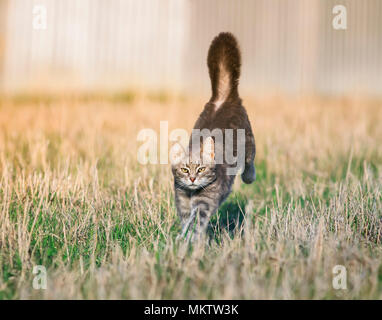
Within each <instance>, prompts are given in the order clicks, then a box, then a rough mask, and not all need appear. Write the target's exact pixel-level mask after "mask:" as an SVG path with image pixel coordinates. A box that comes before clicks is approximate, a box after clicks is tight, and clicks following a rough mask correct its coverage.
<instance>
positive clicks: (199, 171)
mask: <svg viewBox="0 0 382 320" xmlns="http://www.w3.org/2000/svg"><path fill="white" fill-rule="evenodd" d="M205 170H206V167H200V168H199V169H198V173H201V172H203V171H205Z"/></svg>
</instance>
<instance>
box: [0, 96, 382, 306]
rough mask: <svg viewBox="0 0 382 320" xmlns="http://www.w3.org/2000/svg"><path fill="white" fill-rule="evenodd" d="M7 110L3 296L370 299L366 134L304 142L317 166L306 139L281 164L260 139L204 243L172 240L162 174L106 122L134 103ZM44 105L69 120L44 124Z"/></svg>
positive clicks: (376, 151) (373, 169)
mask: <svg viewBox="0 0 382 320" xmlns="http://www.w3.org/2000/svg"><path fill="white" fill-rule="evenodd" d="M81 103H82V102H81ZM159 104H160V105H162V104H163V102H160V103H159ZM9 108H10V109H9V111H8V112H9V119H11V118H12V117H13V116H14V117H15V119H14V120H8V121H6V122H3V123H2V124H1V134H2V135H1V139H0V140H1V142H2V143H3V145H4V146H5V147H4V149H2V150H1V152H0V159H1V162H0V163H1V167H0V168H1V180H0V210H1V219H0V248H1V251H0V298H1V299H29V298H37V299H52V298H55V299H67V298H70V299H109V298H111V299H146V298H151V299H181V298H190V299H195V298H197V299H232V298H233V299H258V298H260V299H278V298H279V299H380V298H382V248H381V241H382V193H381V181H382V174H381V168H382V167H381V165H382V157H381V154H382V153H381V150H380V148H379V147H377V148H375V147H374V146H375V145H376V144H375V143H376V142H377V140H378V135H377V133H378V131H373V132H372V133H371V135H368V136H366V134H364V135H360V136H359V142H358V143H356V144H353V145H350V144H349V141H348V140H346V139H344V140H342V141H341V145H342V146H343V147H342V148H336V147H331V138H330V135H329V134H328V135H327V136H326V135H324V136H320V137H316V136H312V137H311V139H312V141H313V142H314V141H315V139H318V141H320V142H321V145H322V146H324V147H326V148H329V151H324V150H325V149H324V148H323V150H322V151H321V152H320V153H319V154H318V155H317V156H316V157H315V158H313V157H312V156H310V155H309V154H310V152H311V144H310V143H306V144H301V145H300V146H299V148H297V150H300V152H301V153H299V154H296V153H294V154H291V155H290V156H289V158H284V155H285V154H286V153H287V152H286V151H282V146H283V143H282V141H280V140H277V139H280V138H273V140H272V141H271V144H272V145H273V146H274V148H275V150H276V149H277V148H279V149H280V150H281V151H280V152H277V153H272V148H270V145H269V144H267V143H269V142H267V141H266V140H263V139H262V138H259V139H258V150H259V151H258V156H257V158H256V171H257V180H256V182H255V183H253V184H251V185H244V184H243V183H241V182H240V181H237V182H236V184H235V187H234V191H233V192H232V194H231V195H230V196H229V198H228V199H227V201H226V202H225V203H224V204H223V205H222V206H221V207H220V209H219V211H218V213H217V214H216V215H215V216H214V217H213V218H212V219H211V221H210V225H209V228H208V241H207V242H206V243H202V244H196V245H194V246H188V245H187V244H186V243H184V242H181V241H180V242H179V241H175V238H176V236H177V235H178V233H179V229H180V226H179V221H178V219H177V216H176V211H175V205H174V199H173V190H172V183H171V173H170V170H169V168H168V167H167V166H161V165H157V166H145V167H142V166H140V165H139V164H137V163H136V160H135V157H134V148H133V147H131V144H132V143H133V142H134V143H135V141H134V135H135V134H136V132H137V128H136V127H134V126H132V127H131V128H129V130H131V131H129V132H126V131H125V127H124V126H122V125H120V123H119V122H118V121H123V120H122V119H123V117H122V115H127V114H131V112H133V111H134V110H135V111H134V112H137V113H138V112H139V111H138V110H137V109H134V106H132V109H129V110H126V108H124V107H123V106H122V107H121V108H120V109H117V111H116V112H117V115H109V113H110V112H109V108H110V105H109V104H106V106H105V107H100V109H99V112H100V114H93V109H92V107H90V106H89V107H86V108H85V109H81V110H79V109H74V108H73V109H70V108H68V109H65V110H64V111H62V110H61V109H59V107H58V106H56V107H54V106H53V107H52V108H53V109H49V108H48V107H46V108H38V109H37V110H36V109H34V108H35V107H34V106H25V107H21V109H20V110H18V109H17V110H18V111H15V109H12V108H11V107H9ZM158 108H159V107H158ZM163 108H169V107H167V106H165V105H164V106H163ZM52 110H53V111H57V112H59V111H60V110H61V111H62V112H64V115H65V117H66V118H65V117H64V119H68V120H67V122H62V123H60V122H58V123H49V121H47V119H50V114H51V112H52ZM78 110H79V111H78ZM132 110H133V111H132ZM28 112H29V117H31V118H32V119H35V121H37V122H38V121H40V122H38V124H39V125H36V127H32V125H31V129H28V128H27V129H25V128H26V127H25V126H23V125H22V123H23V121H24V120H23V118H22V117H26V115H28ZM77 112H79V113H80V114H81V116H82V117H78V115H77ZM336 112H337V111H336ZM158 113H159V114H163V110H158ZM169 113H171V112H170V111H169ZM378 116H379V115H378ZM29 117H27V118H26V120H25V121H27V122H28V123H29V121H30V118H29ZM39 117H40V118H39ZM86 117H88V119H89V123H88V125H87V126H85V127H84V125H83V122H82V120H81V118H82V119H84V118H86ZM303 117H305V116H303ZM12 119H13V118H12ZM97 119H105V121H110V123H111V124H112V125H109V126H105V122H102V121H101V122H99V121H98V120H97ZM281 119H283V118H282V114H281V115H280V118H277V119H276V120H275V121H279V123H280V126H281V127H282V126H285V128H284V129H286V128H289V127H288V126H289V125H290V124H288V123H284V122H282V120H281ZM320 119H321V118H319V119H318V120H317V122H318V126H319V124H320V123H321V122H320V121H322V119H321V120H320ZM331 119H332V118H331ZM16 120H18V121H20V122H21V124H17V125H16ZM260 120H263V122H264V123H265V122H266V120H267V116H266V115H263V116H261V112H260V116H259V120H258V121H260ZM364 121H366V120H364ZM121 123H122V122H121ZM331 123H332V126H331V128H332V129H331V130H335V129H336V126H335V122H334V120H332V122H331ZM314 124H315V123H312V125H314ZM361 124H362V123H360V125H361ZM342 125H343V126H344V128H348V127H351V126H352V125H353V123H345V124H342ZM17 126H19V127H17ZM15 128H16V129H15ZM357 128H358V127H357V126H355V130H356V129H357ZM15 130H16V134H15V133H14V132H15ZM257 130H258V131H259V132H263V133H264V135H265V134H266V133H268V134H269V135H270V136H271V134H272V132H274V131H272V130H274V129H273V128H269V127H266V126H264V127H263V128H262V127H261V126H260V128H257ZM374 130H379V129H378V128H375V129H374ZM291 131H292V130H291ZM12 132H13V133H12ZM255 132H256V131H255ZM284 132H288V131H287V130H284ZM126 134H128V137H129V139H130V140H129V139H127V140H129V141H127V142H126V143H127V144H126V145H125V144H124V143H125V140H123V137H125V135H126ZM287 138H288V139H289V137H287ZM48 141H49V142H48ZM100 141H102V143H100ZM289 141H292V140H291V139H290V140H289ZM365 141H368V143H365ZM47 142H48V143H47ZM129 143H130V144H129ZM295 143H297V142H295ZM301 155H302V156H301ZM338 264H340V265H344V266H345V267H346V269H347V275H348V278H347V289H346V290H339V291H338V290H335V289H333V287H332V279H333V273H332V269H333V267H334V266H335V265H338ZM36 265H43V266H45V267H46V269H47V274H48V280H47V285H48V288H47V289H46V290H35V289H33V287H32V281H33V278H34V276H35V275H34V274H33V273H32V270H33V267H34V266H36Z"/></svg>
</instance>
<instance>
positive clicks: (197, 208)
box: [188, 198, 218, 242]
mask: <svg viewBox="0 0 382 320" xmlns="http://www.w3.org/2000/svg"><path fill="white" fill-rule="evenodd" d="M191 206H192V210H191V212H192V214H193V215H194V220H193V224H192V225H191V226H190V227H189V230H190V231H191V232H189V237H188V238H189V239H191V241H192V242H195V241H197V240H201V239H202V238H203V237H204V236H205V235H206V230H207V226H208V223H209V221H210V218H211V216H212V215H213V214H214V213H215V211H216V210H217V208H218V203H217V200H215V199H210V198H202V199H199V198H197V199H195V200H193V201H192V202H191Z"/></svg>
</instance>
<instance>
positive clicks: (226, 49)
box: [207, 32, 241, 107]
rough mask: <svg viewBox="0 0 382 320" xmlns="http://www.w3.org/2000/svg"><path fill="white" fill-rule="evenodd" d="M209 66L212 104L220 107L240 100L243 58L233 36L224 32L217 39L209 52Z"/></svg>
mask: <svg viewBox="0 0 382 320" xmlns="http://www.w3.org/2000/svg"><path fill="white" fill-rule="evenodd" d="M207 65H208V70H209V74H210V79H211V87H212V97H211V100H210V102H213V103H215V104H216V106H217V107H219V106H220V105H221V104H222V103H224V102H225V101H228V100H234V99H235V98H238V97H239V94H238V90H237V87H238V84H239V77H240V66H241V57H240V49H239V45H238V43H237V41H236V38H235V37H234V36H233V34H231V33H229V32H222V33H220V34H219V35H218V36H217V37H215V39H214V40H213V41H212V43H211V46H210V49H209V50H208V58H207Z"/></svg>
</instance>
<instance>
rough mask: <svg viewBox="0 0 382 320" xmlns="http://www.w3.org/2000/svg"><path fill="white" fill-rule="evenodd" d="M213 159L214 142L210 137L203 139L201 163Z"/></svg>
mask: <svg viewBox="0 0 382 320" xmlns="http://www.w3.org/2000/svg"><path fill="white" fill-rule="evenodd" d="M214 159H215V143H214V139H212V137H207V138H206V139H204V141H203V163H212V162H214Z"/></svg>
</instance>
